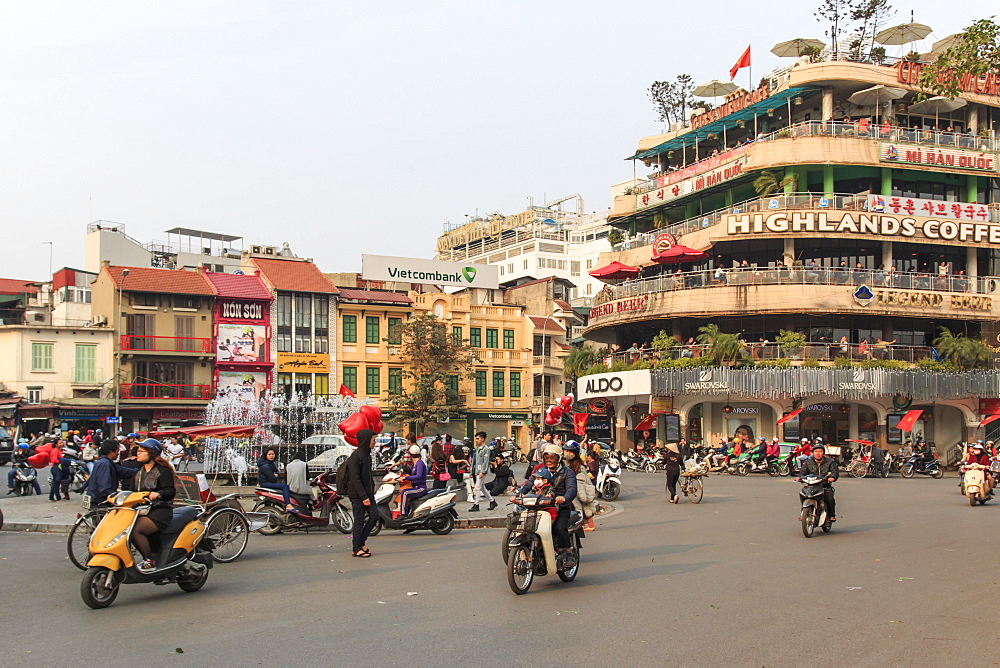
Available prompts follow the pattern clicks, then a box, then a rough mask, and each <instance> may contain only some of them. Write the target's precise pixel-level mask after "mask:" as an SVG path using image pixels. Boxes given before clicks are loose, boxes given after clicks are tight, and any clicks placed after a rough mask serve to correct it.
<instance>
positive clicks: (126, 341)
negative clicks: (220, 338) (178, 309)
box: [120, 334, 212, 354]
mask: <svg viewBox="0 0 1000 668" xmlns="http://www.w3.org/2000/svg"><path fill="white" fill-rule="evenodd" d="M120 340H121V349H122V350H123V351H133V352H137V351H145V352H157V353H203V354H204V353H211V352H212V339H202V338H191V337H184V336H141V335H139V334H123V335H122V336H121V337H120Z"/></svg>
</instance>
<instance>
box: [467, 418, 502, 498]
mask: <svg viewBox="0 0 1000 668" xmlns="http://www.w3.org/2000/svg"><path fill="white" fill-rule="evenodd" d="M475 438H476V441H475V443H476V449H475V451H474V452H473V455H472V478H473V481H474V486H473V488H472V507H471V508H469V512H470V513H474V512H478V511H479V502H480V501H482V500H484V499H485V500H487V501H489V502H490V506H489V508H488V510H493V509H495V508H496V507H497V502H496V501H495V500H494V499H493V495H492V494H490V490H489V489H488V488H487V487H486V474H487V473H489V472H490V453H491V452H492V449H491V448H490V444H489V443H487V442H486V432H485V431H481V432H479V433H477V434H476V437H475Z"/></svg>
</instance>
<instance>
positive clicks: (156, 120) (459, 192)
mask: <svg viewBox="0 0 1000 668" xmlns="http://www.w3.org/2000/svg"><path fill="white" fill-rule="evenodd" d="M816 4H818V0H814V1H812V2H809V1H806V2H803V1H801V0H797V1H784V2H775V1H773V0H772V1H770V2H766V3H760V2H755V3H748V2H735V1H731V0H724V1H716V2H671V3H654V2H649V3H642V2H638V3H626V4H622V3H612V2H597V1H587V0H578V1H576V2H546V1H544V0H530V1H523V2H522V1H518V2H504V1H502V0H501V1H500V2H475V1H465V2H458V1H454V2H440V1H433V0H421V1H419V2H394V1H385V2H379V3H369V2H364V3H361V2H354V3H348V2H343V1H337V0H329V1H323V2H318V1H317V2H313V1H307V0H281V1H275V2H268V1H264V0H238V1H230V0H197V1H193V2H191V1H187V0H171V1H170V2H141V1H138V0H128V1H121V2H118V1H101V0H91V1H89V2H78V1H75V0H74V1H73V2H46V1H45V0H4V2H3V3H2V4H0V57H2V61H0V94H2V96H3V97H2V99H3V102H2V104H0V128H2V133H3V134H2V136H3V144H2V146H3V151H2V153H3V165H4V168H3V172H2V178H0V206H2V209H0V215H2V216H3V223H2V225H3V230H4V231H3V242H4V243H3V244H2V248H3V250H4V251H5V252H4V253H3V260H2V265H0V267H2V268H0V276H3V277H17V278H25V279H35V280H40V279H42V278H43V277H44V275H45V273H46V272H47V269H48V246H46V245H43V244H44V242H47V241H52V242H54V244H55V245H54V248H55V266H56V268H58V267H60V266H64V265H67V266H76V267H82V265H83V240H84V235H85V228H86V223H87V221H88V220H99V219H104V220H111V221H116V222H119V223H124V225H125V229H126V231H127V232H128V233H129V234H130V235H131V236H132V237H135V238H136V239H139V240H140V241H150V240H154V239H163V238H164V237H165V235H163V234H162V232H163V230H166V229H169V228H171V227H174V226H184V227H192V228H195V229H202V230H209V231H216V232H224V233H228V234H238V235H242V236H243V237H244V239H245V243H247V244H250V243H264V244H271V245H280V244H281V242H284V241H287V242H289V243H290V244H291V246H292V249H293V250H294V251H295V252H296V253H297V254H298V255H300V256H306V257H314V258H315V259H316V260H317V261H318V262H319V263H320V266H321V268H322V269H323V270H324V271H330V272H333V271H351V270H360V267H361V258H360V256H361V254H362V253H373V254H380V255H403V256H413V257H430V256H431V255H432V254H433V250H434V243H435V240H436V237H437V235H438V234H439V233H440V232H441V230H442V224H443V223H444V222H445V221H446V220H451V221H453V222H461V221H463V220H464V216H465V214H474V213H475V212H476V211H477V210H478V212H479V213H480V214H485V213H489V212H493V211H500V212H502V213H506V214H509V213H517V212H519V211H522V210H523V209H524V208H525V207H526V205H527V203H528V199H527V198H528V197H529V196H533V197H534V198H535V202H536V203H541V202H542V199H543V197H548V198H549V199H553V198H555V197H559V196H563V195H570V194H573V193H580V194H581V195H582V196H583V198H584V200H585V205H586V209H587V211H593V210H598V209H603V208H606V207H607V206H609V204H610V201H609V195H608V189H609V187H610V186H611V185H612V184H613V183H616V182H619V181H621V180H623V179H626V178H629V177H631V175H632V168H631V163H628V162H625V161H624V160H623V158H625V157H626V156H628V155H630V153H631V152H632V150H633V149H634V148H635V146H636V142H637V141H638V139H639V137H640V136H642V135H647V134H655V133H657V132H660V131H661V130H662V126H661V125H660V124H659V123H657V122H656V121H655V116H654V113H653V111H652V108H651V105H650V103H649V101H648V100H647V98H646V88H647V87H648V85H649V84H650V82H652V81H654V80H657V79H666V78H673V77H674V76H676V75H677V74H679V73H683V72H687V73H690V74H691V75H692V76H693V77H694V79H695V81H696V82H697V83H700V82H703V81H706V80H709V79H715V78H718V79H727V78H728V76H729V75H728V70H729V67H730V66H731V65H732V64H733V63H734V62H735V61H736V59H737V58H738V57H739V55H740V53H741V52H742V51H743V49H744V48H746V46H747V45H748V44H751V45H752V47H753V76H754V80H755V81H756V80H758V79H759V78H760V77H761V76H762V75H764V74H765V73H766V72H768V71H770V70H771V69H773V68H774V67H776V66H778V65H780V64H783V63H787V62H788V60H787V59H786V60H779V59H778V58H775V57H774V56H772V55H771V54H770V53H768V50H769V49H770V48H771V46H772V45H773V44H775V43H776V42H779V41H782V40H785V39H790V38H793V37H819V38H822V37H823V30H824V26H821V25H819V24H818V23H816V21H815V20H814V19H813V17H812V13H813V7H814V5H816ZM911 8H912V9H914V10H915V11H916V14H915V19H916V20H917V21H920V22H924V23H927V24H929V25H931V26H932V27H933V28H934V29H935V32H934V34H932V35H931V37H930V38H928V39H927V40H925V41H924V42H923V48H924V49H925V50H926V49H929V48H930V45H931V44H932V43H933V41H935V40H936V39H940V38H941V37H944V36H946V35H948V34H950V33H953V32H957V31H958V30H960V29H962V28H963V27H965V26H966V25H968V24H969V23H970V22H971V21H972V20H974V19H977V18H983V17H986V16H989V15H990V14H991V13H996V2H995V0H991V1H989V2H988V1H986V0H965V1H964V2H961V3H957V2H955V3H950V4H942V3H940V2H930V1H929V0H915V1H913V2H911V4H910V5H908V6H907V7H906V8H905V11H904V10H903V9H902V8H901V9H900V11H899V12H898V14H897V21H896V22H902V21H903V20H909V10H910V9H911ZM898 50H900V47H890V54H892V55H896V52H897V51H898ZM746 82H747V75H746V71H745V70H744V71H743V73H741V74H740V75H738V76H737V83H740V84H742V85H744V86H745V85H746ZM91 202H92V204H91Z"/></svg>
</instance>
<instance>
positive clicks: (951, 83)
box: [920, 16, 1000, 99]
mask: <svg viewBox="0 0 1000 668" xmlns="http://www.w3.org/2000/svg"><path fill="white" fill-rule="evenodd" d="M993 18H994V17H992V16H991V17H990V18H988V19H979V20H978V21H975V22H974V23H973V24H972V25H970V26H969V27H968V28H966V29H965V30H963V31H962V33H961V36H962V37H961V39H960V40H959V41H958V42H956V43H955V44H953V45H952V46H950V47H948V48H947V49H945V51H944V52H943V53H941V54H940V55H938V58H937V60H935V61H934V62H933V63H932V64H930V65H925V66H924V67H922V68H921V70H920V87H921V88H923V89H924V90H927V91H930V92H932V93H934V94H935V95H942V96H944V97H948V98H952V99H954V98H956V97H958V96H959V95H960V94H961V92H962V89H963V88H965V87H966V85H967V84H968V83H969V82H971V81H975V80H976V79H978V78H979V77H982V76H984V75H986V74H1000V25H998V24H997V22H996V21H994V20H993Z"/></svg>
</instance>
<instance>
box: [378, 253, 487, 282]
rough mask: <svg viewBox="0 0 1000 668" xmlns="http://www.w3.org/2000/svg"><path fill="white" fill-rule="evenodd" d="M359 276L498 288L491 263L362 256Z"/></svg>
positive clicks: (385, 279)
mask: <svg viewBox="0 0 1000 668" xmlns="http://www.w3.org/2000/svg"><path fill="white" fill-rule="evenodd" d="M361 278H363V279H365V280H368V281H393V282H397V283H428V284H431V285H453V286H458V287H462V288H489V289H492V290H496V289H497V288H498V287H500V268H499V267H498V266H496V265H492V264H465V263H462V262H440V261H438V260H421V259H418V258H409V257H389V256H386V255H362V256H361Z"/></svg>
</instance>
